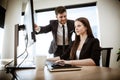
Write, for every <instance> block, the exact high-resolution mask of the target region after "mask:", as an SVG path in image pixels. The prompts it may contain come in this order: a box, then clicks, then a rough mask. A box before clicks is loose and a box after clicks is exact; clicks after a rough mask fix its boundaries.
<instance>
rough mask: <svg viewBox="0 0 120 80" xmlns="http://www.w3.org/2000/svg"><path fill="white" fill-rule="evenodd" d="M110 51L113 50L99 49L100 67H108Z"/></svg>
mask: <svg viewBox="0 0 120 80" xmlns="http://www.w3.org/2000/svg"><path fill="white" fill-rule="evenodd" d="M111 49H113V48H111V47H110V48H101V66H103V67H109V63H110V55H111Z"/></svg>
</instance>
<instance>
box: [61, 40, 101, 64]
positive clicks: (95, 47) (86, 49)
mask: <svg viewBox="0 0 120 80" xmlns="http://www.w3.org/2000/svg"><path fill="white" fill-rule="evenodd" d="M73 43H74V41H73V42H72V44H71V45H70V46H69V48H68V49H67V51H66V52H65V54H64V55H63V56H62V57H61V58H62V59H70V58H69V56H70V50H71V48H72V45H73ZM78 44H79V43H78ZM100 51H101V48H100V44H99V40H98V39H97V38H87V39H86V41H85V43H84V44H83V47H82V49H81V52H80V56H79V59H87V58H92V59H93V61H94V62H95V63H96V65H97V66H99V61H100ZM74 59H76V57H74Z"/></svg>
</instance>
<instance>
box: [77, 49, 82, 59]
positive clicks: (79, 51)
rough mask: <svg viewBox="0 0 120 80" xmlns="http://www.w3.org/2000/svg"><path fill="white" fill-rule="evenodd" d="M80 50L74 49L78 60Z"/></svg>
mask: <svg viewBox="0 0 120 80" xmlns="http://www.w3.org/2000/svg"><path fill="white" fill-rule="evenodd" d="M80 51H81V50H77V51H76V59H77V60H79V57H80Z"/></svg>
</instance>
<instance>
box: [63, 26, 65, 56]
mask: <svg viewBox="0 0 120 80" xmlns="http://www.w3.org/2000/svg"><path fill="white" fill-rule="evenodd" d="M62 27H63V54H64V51H65V28H64V25H62Z"/></svg>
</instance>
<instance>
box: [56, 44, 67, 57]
mask: <svg viewBox="0 0 120 80" xmlns="http://www.w3.org/2000/svg"><path fill="white" fill-rule="evenodd" d="M67 48H68V45H65V51H66V50H67ZM65 51H64V52H65ZM62 55H63V46H59V45H58V47H57V50H56V51H55V53H54V57H57V56H62Z"/></svg>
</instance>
